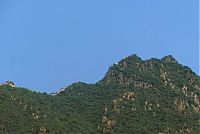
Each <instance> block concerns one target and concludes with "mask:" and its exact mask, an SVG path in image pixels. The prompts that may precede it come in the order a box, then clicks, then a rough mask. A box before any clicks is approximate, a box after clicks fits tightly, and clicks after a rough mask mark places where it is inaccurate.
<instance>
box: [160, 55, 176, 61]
mask: <svg viewBox="0 0 200 134" xmlns="http://www.w3.org/2000/svg"><path fill="white" fill-rule="evenodd" d="M161 60H162V61H165V62H176V63H177V61H176V59H175V58H174V57H173V56H172V55H168V56H165V57H163V58H162V59H161Z"/></svg>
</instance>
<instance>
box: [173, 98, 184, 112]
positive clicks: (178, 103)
mask: <svg viewBox="0 0 200 134" xmlns="http://www.w3.org/2000/svg"><path fill="white" fill-rule="evenodd" d="M174 105H175V109H176V110H177V111H178V112H185V110H186V102H185V101H184V100H182V99H180V98H178V99H176V100H175V101H174Z"/></svg>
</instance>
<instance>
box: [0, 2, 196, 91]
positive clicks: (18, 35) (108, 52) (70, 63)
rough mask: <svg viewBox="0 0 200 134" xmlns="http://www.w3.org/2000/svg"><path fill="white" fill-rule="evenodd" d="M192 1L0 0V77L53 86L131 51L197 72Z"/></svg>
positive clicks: (97, 72) (87, 77) (94, 75)
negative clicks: (172, 59) (171, 59)
mask: <svg viewBox="0 0 200 134" xmlns="http://www.w3.org/2000/svg"><path fill="white" fill-rule="evenodd" d="M198 6H199V4H198V0H0V49H1V52H0V60H1V66H0V82H4V81H6V80H12V81H14V82H15V83H16V84H17V85H18V86H22V87H26V88H30V89H34V90H37V91H41V92H44V91H45V92H53V91H57V90H58V89H60V88H62V87H64V86H66V85H69V84H71V83H73V82H76V81H83V82H86V83H94V82H97V81H98V80H100V79H101V78H102V77H103V76H104V74H105V72H106V71H107V69H108V67H109V66H110V65H111V64H113V63H115V62H117V61H118V60H120V59H122V58H123V57H125V56H128V55H130V54H134V53H135V54H137V55H139V56H140V57H141V58H143V59H148V58H151V57H156V58H161V57H163V56H165V55H169V54H171V55H173V56H174V57H175V58H176V59H177V60H178V61H179V62H180V63H182V64H184V65H187V66H189V67H191V68H192V69H193V70H194V71H195V72H196V73H198V72H199V34H198V32H199V27H198V25H199V18H198V17H199V10H198Z"/></svg>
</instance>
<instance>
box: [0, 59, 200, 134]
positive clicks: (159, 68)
mask: <svg viewBox="0 0 200 134" xmlns="http://www.w3.org/2000/svg"><path fill="white" fill-rule="evenodd" d="M10 83H11V82H10ZM12 85H14V83H12ZM12 85H11V84H9V83H7V84H2V85H0V115H1V116H0V133H2V134H21V133H23V134H24V133H27V134H189V133H191V134H199V133H200V77H199V76H197V75H196V74H195V73H194V72H193V71H192V70H191V69H190V68H189V67H187V66H183V65H181V64H179V63H178V62H177V61H176V59H175V58H173V57H172V56H171V55H169V56H166V57H164V58H162V59H155V58H152V59H149V60H142V59H141V58H140V57H138V56H137V55H131V56H128V57H126V58H124V59H122V60H121V61H119V62H118V63H115V64H113V65H112V66H111V67H110V68H109V70H108V72H107V73H106V74H105V76H104V77H103V79H102V80H100V81H98V82H97V83H95V84H86V83H83V82H77V83H74V84H72V85H70V86H67V87H64V88H62V89H61V90H60V91H58V92H57V93H53V94H46V93H38V92H34V91H31V90H28V89H25V88H20V87H15V86H12Z"/></svg>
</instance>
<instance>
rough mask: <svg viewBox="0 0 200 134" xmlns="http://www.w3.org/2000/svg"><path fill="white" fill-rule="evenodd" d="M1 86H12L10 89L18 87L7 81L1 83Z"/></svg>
mask: <svg viewBox="0 0 200 134" xmlns="http://www.w3.org/2000/svg"><path fill="white" fill-rule="evenodd" d="M0 86H10V87H16V86H15V83H14V82H12V81H6V82H5V83H0Z"/></svg>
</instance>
